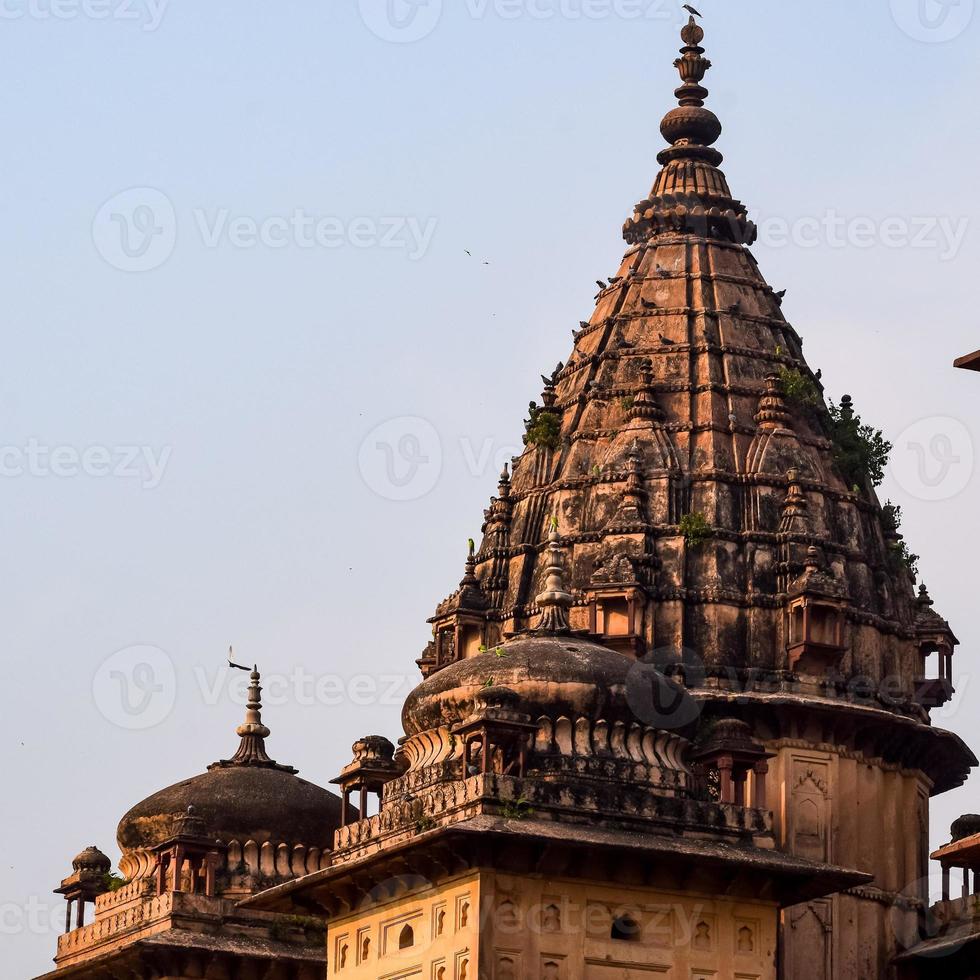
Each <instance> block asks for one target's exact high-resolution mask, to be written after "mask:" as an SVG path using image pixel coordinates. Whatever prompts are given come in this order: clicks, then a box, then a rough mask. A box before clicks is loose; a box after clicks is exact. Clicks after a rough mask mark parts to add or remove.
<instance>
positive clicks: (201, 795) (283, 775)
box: [116, 670, 341, 855]
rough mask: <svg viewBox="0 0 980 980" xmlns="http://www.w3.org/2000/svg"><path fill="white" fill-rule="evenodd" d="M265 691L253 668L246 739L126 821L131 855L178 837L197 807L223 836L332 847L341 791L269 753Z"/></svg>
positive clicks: (122, 826)
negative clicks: (263, 701)
mask: <svg viewBox="0 0 980 980" xmlns="http://www.w3.org/2000/svg"><path fill="white" fill-rule="evenodd" d="M261 692H262V689H261V687H260V686H259V673H258V671H257V670H253V671H252V674H251V685H250V687H249V692H248V695H249V700H248V706H247V710H246V715H245V723H244V724H243V725H240V726H239V727H238V729H237V732H238V735H239V736H240V737H241V743H240V744H239V747H238V751H237V752H236V753H235V755H234V756H232V758H231V759H224V760H222V761H220V762H215V763H214V764H213V765H211V766H209V767H208V770H207V772H203V773H201V774H200V775H198V776H193V777H191V778H190V779H185V780H183V781H182V782H179V783H174V785H172V786H168V787H167V788H166V789H162V790H160V791H159V792H158V793H154V794H153V795H152V796H149V797H147V798H146V799H145V800H143V801H142V802H141V803H137V804H136V806H134V807H133V808H132V809H131V810H130V811H129V812H128V813H127V814H126V815H125V816H124V817H123V818H122V820H120V822H119V827H118V829H117V831H116V839H117V841H118V843H119V847H120V849H121V850H122V852H123V854H124V855H126V854H130V853H132V852H134V851H141V850H147V849H149V848H152V847H154V846H156V845H157V844H160V843H162V842H163V841H165V840H167V839H169V838H170V837H172V836H174V834H175V830H176V824H177V821H178V820H179V819H180V818H182V817H183V816H184V815H185V814H186V813H187V812H188V808H189V807H192V808H193V813H194V816H195V818H197V819H198V820H199V821H200V822H202V823H203V825H204V830H205V834H206V836H208V837H212V838H214V839H215V840H222V841H230V840H237V841H240V842H242V843H245V842H247V841H250V840H251V841H255V843H257V844H264V843H265V842H266V841H272V842H274V843H275V842H281V843H290V844H303V845H305V846H306V847H318V848H320V849H321V850H322V849H326V848H329V847H331V846H332V844H333V834H334V831H335V830H336V829H337V827H339V826H340V809H341V804H340V798H339V797H338V796H336V795H335V794H334V793H331V792H330V791H329V790H326V789H323V788H322V787H320V786H316V785H314V784H313V783H309V782H307V781H306V780H305V779H300V778H299V777H298V776H297V775H296V770H295V769H293V768H292V767H291V766H283V765H279V764H278V763H276V762H274V761H273V760H272V759H270V758H269V756H268V754H267V753H266V750H265V739H266V738H267V737H268V735H269V729H268V728H267V727H266V726H265V725H263V724H262V718H261V714H260V709H261V707H262V704H261V701H260V700H259V699H260V695H261Z"/></svg>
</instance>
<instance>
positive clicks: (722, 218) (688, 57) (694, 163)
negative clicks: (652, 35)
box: [623, 17, 756, 245]
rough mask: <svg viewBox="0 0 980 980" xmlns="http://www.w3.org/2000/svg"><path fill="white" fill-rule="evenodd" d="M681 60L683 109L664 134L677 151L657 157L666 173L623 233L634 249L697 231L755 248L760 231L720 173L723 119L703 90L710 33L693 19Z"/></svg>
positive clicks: (663, 126) (684, 33)
mask: <svg viewBox="0 0 980 980" xmlns="http://www.w3.org/2000/svg"><path fill="white" fill-rule="evenodd" d="M681 40H682V41H683V42H684V47H682V48H681V57H680V58H678V59H677V60H676V61H675V62H674V67H675V68H676V69H677V70H678V72H679V73H680V76H681V85H680V87H679V88H677V89H675V90H674V95H675V96H676V97H677V102H678V105H677V106H676V107H675V108H673V109H671V110H670V111H669V112H668V113H667V115H665V116H664V118H663V120H662V121H661V123H660V133H661V135H662V136H663V138H664V139H665V140H667V142H668V143H670V144H671V145H670V146H669V147H668V148H667V149H665V150H661V152H660V153H659V154H658V156H657V160H658V162H659V163H660V164H661V166H662V167H663V170H661V171H660V174H659V175H658V176H657V180H656V182H655V183H654V185H653V190H652V191H651V192H650V196H649V197H648V198H646V199H645V200H643V201H641V202H640V203H639V204H637V206H636V210H635V212H634V214H633V217H632V218H630V220H629V221H627V222H626V225H625V226H624V228H623V234H624V237H625V238H626V240H627V241H628V242H630V243H631V244H634V243H637V242H642V241H646V240H648V239H649V238H650V237H651V235H655V234H657V233H658V232H664V231H691V232H694V233H695V234H700V235H706V236H710V237H716V238H721V239H724V240H727V241H732V242H738V243H741V244H745V245H751V244H752V242H754V241H755V238H756V228H755V225H754V224H753V223H752V222H751V221H749V220H748V218H747V217H746V211H745V208H744V206H743V205H742V204H741V203H740V202H739V201H736V200H734V199H733V198H732V194H731V191H730V190H729V189H728V182H727V181H726V180H725V175H724V174H723V173H722V172H721V171H720V170H719V169H718V167H719V166H720V165H721V162H722V159H723V157H722V155H721V153H719V152H718V150H716V149H714V146H713V144H714V143H715V142H716V141H717V140H718V137H719V136H720V135H721V123H720V122H719V120H718V117H717V116H716V115H715V114H714V113H713V112H712V111H711V110H710V109H706V108H705V105H704V100H705V99H706V98H707V96H708V90H707V89H706V88H705V87H704V86H703V85H702V84H701V81H702V79H703V78H704V76H705V74H706V73H707V71H708V69H709V68H710V67H711V62H710V61H709V60H708V59H707V58H705V57H704V48H702V47H701V46H700V45H701V42H702V41H703V40H704V31H703V30H702V28H701V27H700V25H698V24H697V22H696V21H695V20H694V18H693V17H691V18H690V19H689V21H688V23H687V24H686V25H685V26H684V28H683V29H682V30H681Z"/></svg>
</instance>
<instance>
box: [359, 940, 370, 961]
mask: <svg viewBox="0 0 980 980" xmlns="http://www.w3.org/2000/svg"><path fill="white" fill-rule="evenodd" d="M370 955H371V940H370V939H368V938H367V937H365V938H364V941H363V942H362V943H361V960H362V961H363V960H366V959H367V958H368V957H369V956H370Z"/></svg>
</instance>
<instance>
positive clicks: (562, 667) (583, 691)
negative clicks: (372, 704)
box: [402, 634, 636, 735]
mask: <svg viewBox="0 0 980 980" xmlns="http://www.w3.org/2000/svg"><path fill="white" fill-rule="evenodd" d="M633 663H634V662H633V661H631V660H630V659H629V658H628V657H626V656H624V655H623V654H621V653H616V652H614V651H613V650H609V649H607V648H606V647H603V646H599V644H597V643H592V642H590V641H588V640H584V639H579V638H577V637H575V636H573V635H567V636H561V635H550V634H547V635H536V634H528V635H527V636H522V637H519V638H518V639H515V640H511V641H510V642H508V643H505V644H504V645H503V646H502V647H501V648H499V650H497V651H494V652H489V653H481V654H479V655H478V656H476V657H470V658H469V659H466V660H458V661H457V662H456V663H454V664H450V665H449V666H448V667H444V668H443V669H442V670H440V671H437V672H436V673H435V674H432V675H431V676H430V677H429V678H427V679H426V680H425V681H423V682H422V683H421V684H420V685H419V686H418V687H416V688H415V690H414V691H412V693H411V694H409V696H408V698H407V700H406V701H405V707H404V709H403V711H402V724H403V726H404V728H405V734H406V735H417V734H418V733H420V732H424V731H428V730H430V729H433V728H439V727H440V726H442V725H452V724H455V723H456V722H458V721H460V720H462V719H463V718H466V717H468V716H469V715H470V714H472V712H473V707H474V699H475V698H476V696H477V695H478V694H479V693H480V692H481V691H482V690H484V689H485V688H487V687H489V686H494V687H506V688H509V689H510V690H512V691H514V692H515V693H516V694H517V695H518V696H519V697H520V699H521V702H522V710H524V711H526V712H528V713H529V714H530V715H531V716H532V718H537V717H539V716H540V715H543V714H546V715H548V716H550V717H554V718H558V717H560V716H561V715H567V716H568V717H579V716H585V717H588V718H592V719H593V720H596V721H598V720H599V719H605V720H606V721H610V722H615V721H625V722H629V721H635V720H636V719H635V717H634V715H633V712H632V710H631V709H630V707H629V704H628V702H627V697H626V686H627V684H626V682H627V675H628V674H629V672H630V668H631V666H632V665H633Z"/></svg>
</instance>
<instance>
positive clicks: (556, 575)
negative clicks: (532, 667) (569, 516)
mask: <svg viewBox="0 0 980 980" xmlns="http://www.w3.org/2000/svg"><path fill="white" fill-rule="evenodd" d="M561 550H562V549H561V538H560V537H559V534H558V519H557V518H555V517H553V518H552V519H551V532H550V533H549V535H548V567H547V568H546V569H545V587H544V592H542V593H541V594H540V595H538V596H537V598H535V600H534V601H535V602H536V603H537V605H538V607H539V608H540V609H541V623H540V624H539V626H538V628H537V629H536V630H535V631H534V632H536V633H570V632H571V626H570V625H569V621H568V610H569V609H571V608H572V604H573V603H574V601H575V599H574V597H573V596H572V594H571V593H570V592H566V591H565V569H564V566H563V565H562V554H561Z"/></svg>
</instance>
